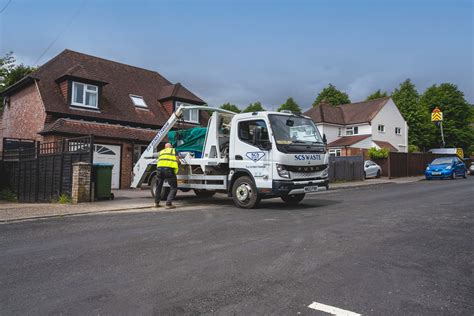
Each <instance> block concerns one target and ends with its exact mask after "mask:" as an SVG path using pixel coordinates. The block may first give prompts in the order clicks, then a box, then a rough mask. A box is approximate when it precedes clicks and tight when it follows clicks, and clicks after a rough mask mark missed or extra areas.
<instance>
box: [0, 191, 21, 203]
mask: <svg viewBox="0 0 474 316" xmlns="http://www.w3.org/2000/svg"><path fill="white" fill-rule="evenodd" d="M0 200H4V201H8V202H16V201H17V198H16V194H15V193H13V192H12V191H10V190H9V189H3V190H1V191H0Z"/></svg>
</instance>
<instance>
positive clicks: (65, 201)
mask: <svg viewBox="0 0 474 316" xmlns="http://www.w3.org/2000/svg"><path fill="white" fill-rule="evenodd" d="M71 202H72V200H71V197H70V196H69V195H67V194H61V195H60V196H59V197H58V203H59V204H69V203H71Z"/></svg>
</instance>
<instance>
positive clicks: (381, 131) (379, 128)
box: [377, 124, 385, 133]
mask: <svg viewBox="0 0 474 316" xmlns="http://www.w3.org/2000/svg"><path fill="white" fill-rule="evenodd" d="M377 129H378V131H379V133H385V125H382V124H379V126H378V128H377Z"/></svg>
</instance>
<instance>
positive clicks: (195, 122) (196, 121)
mask: <svg viewBox="0 0 474 316" xmlns="http://www.w3.org/2000/svg"><path fill="white" fill-rule="evenodd" d="M181 105H184V106H187V105H195V104H190V103H184V102H176V108H178V107H179V106H181ZM186 111H188V113H190V112H189V111H192V112H194V113H196V114H195V116H196V120H193V119H188V120H186V119H185V118H184V114H185V113H186ZM186 111H184V112H183V119H184V121H185V122H187V123H194V124H199V110H198V109H190V110H186ZM190 118H192V117H191V115H190Z"/></svg>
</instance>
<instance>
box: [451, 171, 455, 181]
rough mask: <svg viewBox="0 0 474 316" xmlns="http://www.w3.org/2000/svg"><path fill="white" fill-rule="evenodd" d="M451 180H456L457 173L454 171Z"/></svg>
mask: <svg viewBox="0 0 474 316" xmlns="http://www.w3.org/2000/svg"><path fill="white" fill-rule="evenodd" d="M451 180H456V172H455V171H454V170H453V172H451Z"/></svg>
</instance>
